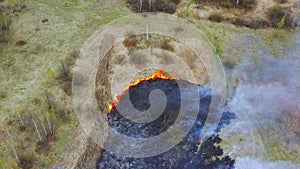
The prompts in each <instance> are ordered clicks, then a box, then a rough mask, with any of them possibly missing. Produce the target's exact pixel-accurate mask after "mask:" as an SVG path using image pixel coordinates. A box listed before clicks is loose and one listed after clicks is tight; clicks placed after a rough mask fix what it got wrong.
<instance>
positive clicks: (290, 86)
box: [221, 33, 300, 169]
mask: <svg viewBox="0 0 300 169" xmlns="http://www.w3.org/2000/svg"><path fill="white" fill-rule="evenodd" d="M294 38H295V39H294V41H293V43H292V44H293V46H291V47H290V48H289V50H287V52H286V53H284V54H283V56H281V57H278V58H276V57H274V56H272V52H270V50H269V48H268V47H267V46H266V45H265V44H264V43H263V41H262V40H261V39H259V38H257V37H255V36H249V35H246V36H243V37H241V38H240V39H237V42H233V45H232V46H231V47H230V48H236V49H233V50H231V51H243V52H242V55H239V54H240V53H234V54H236V56H235V57H238V58H240V61H241V63H239V64H238V65H237V66H236V67H234V68H233V69H231V70H227V73H229V81H238V85H237V86H236V88H235V89H232V88H233V87H234V85H232V83H231V84H229V91H234V92H232V93H231V94H232V96H231V98H230V100H229V102H228V109H229V111H231V112H234V113H236V115H237V118H238V119H237V120H234V121H233V122H232V123H231V124H230V125H229V126H228V127H226V128H224V129H223V130H222V133H221V137H223V138H225V139H226V138H227V139H228V138H229V139H230V137H231V135H232V134H234V133H235V134H236V133H238V134H239V135H241V138H244V137H250V133H251V134H253V132H255V131H257V130H265V131H268V130H275V131H276V132H277V133H278V135H281V136H282V137H285V136H286V133H289V132H293V131H292V129H291V128H290V124H287V122H289V121H288V120H287V121H284V120H285V119H288V118H289V114H288V112H289V111H290V109H291V107H293V108H295V107H298V108H300V57H299V56H300V33H298V34H297V36H296V37H294ZM239 42H241V43H239ZM231 51H230V52H231ZM234 54H233V55H234ZM253 55H255V58H254V59H253V58H252V59H249V58H251V57H252V56H253ZM237 79H238V80H237ZM278 121H281V123H278ZM282 121H283V122H282ZM294 136H295V137H296V135H295V134H294ZM246 139H247V138H246ZM231 141H232V140H231ZM272 141H274V140H271V142H272ZM229 142H230V141H229ZM238 142H239V141H238V140H236V143H232V142H231V145H232V146H233V147H234V146H237V145H239V144H242V143H238ZM244 144H245V143H244ZM256 144H257V145H256V147H259V146H261V148H262V149H264V145H258V144H260V143H256ZM295 144H297V145H298V147H300V146H299V144H300V143H299V142H295ZM245 146H246V145H245ZM238 149H239V150H240V151H249V152H248V153H247V152H242V153H237V155H240V154H243V156H246V157H245V158H242V157H238V158H237V160H236V167H237V169H239V168H240V169H248V168H249V169H253V168H257V169H259V168H263V169H273V168H274V169H275V168H276V169H278V168H286V169H294V168H295V169H296V168H297V169H299V168H300V166H299V165H297V166H296V165H293V164H291V163H289V162H284V161H277V162H263V161H261V160H259V159H255V158H262V157H263V156H264V153H263V152H261V153H260V154H259V155H257V154H255V153H254V154H251V153H250V151H252V150H246V149H245V147H238ZM283 149H284V148H283ZM261 151H264V150H261ZM296 151H300V150H296ZM274 153H276V152H274ZM247 156H251V158H250V157H247ZM252 157H253V158H252ZM254 157H255V158H254Z"/></svg>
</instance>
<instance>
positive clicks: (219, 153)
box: [97, 79, 236, 169]
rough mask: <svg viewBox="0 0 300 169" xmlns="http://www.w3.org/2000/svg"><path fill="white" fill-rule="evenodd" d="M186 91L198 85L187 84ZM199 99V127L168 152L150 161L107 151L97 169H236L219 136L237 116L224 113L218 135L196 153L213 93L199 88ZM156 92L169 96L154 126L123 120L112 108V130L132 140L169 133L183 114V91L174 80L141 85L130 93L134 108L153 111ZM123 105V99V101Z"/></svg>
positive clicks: (205, 88) (146, 82) (133, 88)
mask: <svg viewBox="0 0 300 169" xmlns="http://www.w3.org/2000/svg"><path fill="white" fill-rule="evenodd" d="M182 82H183V83H184V85H183V87H189V86H190V85H195V84H192V83H189V82H184V81H182ZM197 87H198V89H199V90H198V91H196V92H199V95H200V98H201V100H200V103H199V104H200V110H199V112H198V117H197V120H196V123H195V124H194V125H193V128H192V130H191V131H190V132H189V133H188V135H187V136H186V137H185V138H184V139H183V140H182V141H181V142H180V143H179V144H178V145H176V146H175V147H173V148H172V149H170V150H169V151H167V152H165V153H163V154H161V155H157V156H154V157H149V158H127V157H122V156H118V155H116V154H113V153H111V152H108V151H103V152H102V154H101V158H100V160H99V161H98V162H97V168H98V169H104V168H116V169H117V168H124V169H127V168H128V169H129V168H134V169H153V168H157V169H163V168H168V169H169V168H170V169H185V168H186V169H199V168H203V169H214V168H218V169H219V168H221V169H231V168H234V167H233V165H234V159H231V158H230V157H229V156H224V155H223V150H222V149H221V148H220V147H219V146H218V144H219V143H220V142H221V141H222V139H221V138H220V137H219V136H218V134H217V133H218V132H219V131H220V129H221V128H223V127H224V126H225V125H227V124H229V122H230V120H231V119H234V118H236V116H235V114H233V113H230V112H224V113H223V116H222V120H221V121H220V123H219V126H218V128H217V129H216V131H215V134H214V135H212V136H211V137H210V138H209V139H208V140H206V141H205V142H204V143H202V146H201V148H200V150H199V151H198V153H196V152H197V150H198V147H197V145H198V144H199V135H200V132H201V128H202V127H203V125H204V122H205V120H206V117H207V115H208V111H209V106H210V103H211V90H210V89H209V88H207V87H205V86H197ZM154 89H160V90H162V91H163V92H164V93H165V94H166V96H167V105H166V108H165V111H164V112H163V114H162V115H161V116H160V117H159V118H157V119H156V120H154V121H153V122H151V123H147V124H141V123H135V122H131V121H130V120H128V119H126V118H124V117H123V116H122V115H121V114H120V113H119V112H118V111H117V109H116V108H113V109H112V110H111V112H110V113H109V114H108V115H107V116H108V119H109V124H110V126H111V127H112V128H114V129H115V130H117V131H118V132H119V133H122V134H124V135H127V136H131V137H139V138H141V137H144V138H145V137H150V136H154V135H158V134H160V133H161V132H163V131H165V130H167V129H168V128H169V127H170V126H171V125H172V124H173V123H174V121H175V120H176V118H177V115H178V113H179V110H180V104H181V97H180V90H179V88H178V85H177V83H176V81H175V80H165V79H156V80H149V81H144V82H141V83H140V84H139V85H137V86H134V87H132V88H130V89H129V90H128V91H127V94H129V96H130V99H131V102H132V104H133V106H134V107H135V108H136V109H138V110H141V111H142V110H146V109H148V108H149V107H150V103H149V100H148V96H149V94H150V92H151V91H152V90H154ZM120 104H122V98H121V100H120Z"/></svg>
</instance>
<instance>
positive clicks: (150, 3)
mask: <svg viewBox="0 0 300 169" xmlns="http://www.w3.org/2000/svg"><path fill="white" fill-rule="evenodd" d="M148 4H149V12H150V11H151V5H152V1H151V0H149V1H148Z"/></svg>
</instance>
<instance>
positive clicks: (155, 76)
mask: <svg viewBox="0 0 300 169" xmlns="http://www.w3.org/2000/svg"><path fill="white" fill-rule="evenodd" d="M156 79H165V80H174V78H172V77H169V76H167V75H165V74H163V72H162V70H160V71H158V72H156V73H154V74H153V75H151V76H150V77H147V78H141V79H138V80H136V81H135V82H134V83H132V84H129V85H128V86H126V88H125V89H124V90H123V92H122V93H121V94H119V95H118V96H116V97H115V103H111V104H110V105H109V112H111V110H112V109H113V108H115V107H116V105H117V103H119V102H120V99H121V98H122V96H124V94H125V93H126V92H127V91H128V90H129V89H130V88H132V87H134V86H138V85H139V84H140V83H142V82H144V81H148V80H156Z"/></svg>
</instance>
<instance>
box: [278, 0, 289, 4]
mask: <svg viewBox="0 0 300 169" xmlns="http://www.w3.org/2000/svg"><path fill="white" fill-rule="evenodd" d="M275 1H276V2H277V3H280V4H285V3H287V2H288V0H275Z"/></svg>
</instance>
